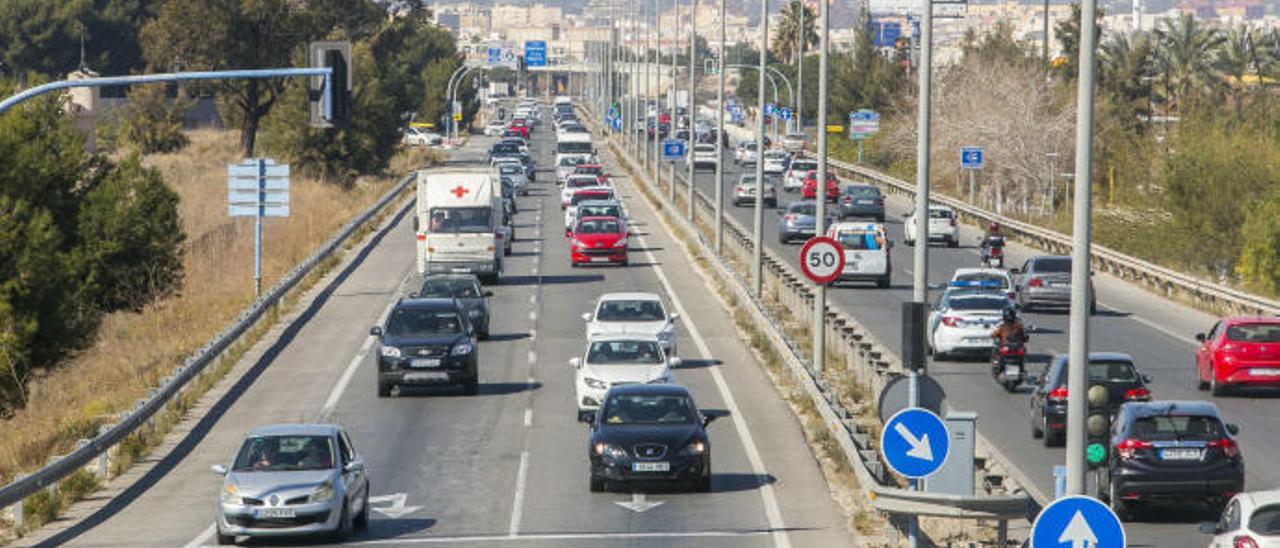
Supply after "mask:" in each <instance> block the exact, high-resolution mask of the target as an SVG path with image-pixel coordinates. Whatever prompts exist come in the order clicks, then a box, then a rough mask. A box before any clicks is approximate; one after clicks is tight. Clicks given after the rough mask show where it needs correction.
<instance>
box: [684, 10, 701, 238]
mask: <svg viewBox="0 0 1280 548" xmlns="http://www.w3.org/2000/svg"><path fill="white" fill-rule="evenodd" d="M697 21H698V0H690V2H689V181H688V182H689V186H688V190H689V195H688V196H686V197H685V201H686V204H685V205H686V206H687V208H688V211H687V212H686V213H685V216H686V217H688V218H689V220H690V221H692V220H693V187H694V184H693V177H694V175H695V171H696V168H697V167H698V164H697V162H694V161H693V147H694V145H695V143H697V142H698V136H697V133H698V132H697V130H696V129H695V128H696V126H697V124H696V122H697V120H698V106H697V104H696V100H695V99H696V97H697V93H698V71H697V69H696V68H695V67H696V66H697V61H698V23H697Z"/></svg>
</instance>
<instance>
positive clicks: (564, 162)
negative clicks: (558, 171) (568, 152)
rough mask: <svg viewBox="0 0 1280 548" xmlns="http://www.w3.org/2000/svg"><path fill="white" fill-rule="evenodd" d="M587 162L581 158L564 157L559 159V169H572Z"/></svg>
mask: <svg viewBox="0 0 1280 548" xmlns="http://www.w3.org/2000/svg"><path fill="white" fill-rule="evenodd" d="M585 161H587V160H586V158H583V157H581V156H565V157H564V158H561V159H560V167H572V166H576V165H578V164H581V163H582V162H585Z"/></svg>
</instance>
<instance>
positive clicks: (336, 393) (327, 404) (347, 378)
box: [316, 278, 408, 422]
mask: <svg viewBox="0 0 1280 548" xmlns="http://www.w3.org/2000/svg"><path fill="white" fill-rule="evenodd" d="M405 279H406V280H407V279H408V278H405ZM400 285H401V287H403V286H404V282H401V284H400ZM399 294H400V288H397V289H396V292H395V295H399ZM396 301H397V299H395V298H394V297H393V298H392V299H391V302H389V303H387V307H386V308H384V309H383V310H382V313H381V314H378V325H382V324H383V322H385V321H386V319H387V315H389V314H391V309H393V308H395V306H396ZM377 340H378V338H377V337H374V336H373V335H369V336H368V337H366V338H365V340H364V344H362V345H360V351H359V352H356V355H355V357H353V358H351V363H348V364H347V370H346V371H343V372H342V377H340V378H339V379H338V383H337V384H335V385H333V390H332V391H330V392H329V399H326V400H325V401H324V407H322V408H320V416H319V418H318V419H317V421H316V422H323V421H324V420H326V419H328V418H329V415H331V414H333V410H334V408H336V407H337V406H338V400H340V399H342V393H343V392H345V391H346V390H347V385H349V384H351V378H352V377H354V376H355V374H356V369H359V368H360V362H362V361H364V358H365V356H368V355H369V350H370V349H372V348H373V343H375V342H377Z"/></svg>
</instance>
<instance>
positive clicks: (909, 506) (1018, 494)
mask: <svg viewBox="0 0 1280 548" xmlns="http://www.w3.org/2000/svg"><path fill="white" fill-rule="evenodd" d="M586 118H587V119H588V120H592V121H594V118H592V117H591V116H587V117H586ZM593 125H595V124H594V123H593ZM596 128H597V130H598V129H599V126H596ZM610 145H611V147H612V149H613V151H614V153H615V156H616V157H618V158H619V159H620V160H621V161H623V162H625V163H627V164H628V165H629V167H630V168H631V169H632V170H633V172H634V173H640V174H642V175H641V180H642V181H643V184H647V185H652V182H650V181H648V177H647V175H644V171H643V170H642V169H641V168H640V166H639V165H638V164H637V161H636V160H635V159H634V158H632V157H631V156H630V155H629V154H627V152H626V150H625V148H626V147H625V144H620V143H618V142H617V141H615V140H612V139H611V140H610ZM682 175H683V174H679V176H681V177H682ZM651 188H655V187H652V186H651ZM681 194H683V193H681ZM695 196H696V198H695V200H696V201H697V203H698V205H699V206H700V209H701V210H702V212H703V213H704V214H709V213H710V212H711V211H712V208H713V204H712V203H711V201H710V200H709V199H708V198H707V197H706V196H705V195H704V194H703V193H702V191H700V190H698V191H695ZM673 217H674V218H675V222H676V223H677V224H679V225H680V226H681V227H682V228H683V229H685V230H686V231H688V232H689V233H691V234H695V235H698V244H699V245H700V246H702V248H703V250H704V251H706V252H707V253H708V255H710V256H712V257H714V256H715V253H714V252H713V251H712V250H711V248H710V244H709V243H708V242H707V241H706V240H705V238H704V237H702V236H701V233H700V232H699V231H698V230H697V229H696V227H694V226H693V225H692V224H691V223H690V222H689V221H688V220H687V219H685V218H684V217H683V216H682V215H680V214H678V213H677V214H674V215H673ZM703 218H704V219H705V218H706V217H703ZM750 234H751V233H750V230H748V229H747V228H746V227H743V226H742V225H741V224H740V223H738V222H737V221H736V220H735V219H733V218H732V217H729V216H726V217H725V236H726V238H725V243H726V253H728V254H733V253H735V252H736V253H738V254H740V255H742V254H745V255H746V256H749V255H750V249H751V236H750ZM735 246H736V247H737V248H738V249H731V248H733V247H735ZM764 254H765V259H764V263H765V264H764V269H763V270H764V272H765V275H766V278H767V285H768V286H769V287H771V288H772V289H773V290H774V291H775V292H776V293H777V294H779V295H780V297H781V298H782V299H783V303H782V304H783V306H784V307H785V308H787V309H788V310H792V311H797V313H800V314H805V313H808V311H811V310H813V300H812V299H813V294H812V292H811V291H809V288H808V287H807V282H805V281H803V280H804V278H803V277H802V276H801V275H800V273H799V272H797V271H796V270H795V269H794V268H792V267H791V266H790V265H789V264H788V263H787V262H785V261H783V260H781V259H780V258H778V257H777V256H776V255H775V254H774V253H773V252H772V251H770V250H768V249H767V248H766V249H765V250H764ZM709 264H710V265H711V266H712V267H713V268H715V269H716V271H717V274H719V276H720V277H721V279H723V280H726V281H728V282H730V283H727V284H726V286H727V287H728V288H729V289H730V291H732V292H734V293H735V296H736V298H737V299H738V300H739V301H740V302H743V303H749V306H746V307H745V308H746V310H747V312H748V313H749V314H751V316H752V319H753V320H754V323H755V324H756V325H758V326H760V327H761V329H762V330H763V331H764V332H765V334H766V336H767V337H768V338H769V339H770V341H771V342H772V343H773V345H774V346H775V347H776V348H779V349H785V351H782V352H780V353H781V354H782V356H783V358H784V361H785V362H786V364H787V367H788V369H789V370H790V371H791V372H792V373H793V376H794V377H795V378H796V380H797V381H798V382H799V384H800V386H801V387H802V388H803V389H804V390H805V392H806V393H807V394H808V395H809V397H810V399H811V400H812V401H813V402H814V403H815V406H814V407H815V408H816V409H817V410H818V412H819V414H820V415H821V416H822V418H823V421H824V423H826V424H827V425H828V426H829V427H830V429H831V431H832V432H833V433H835V434H843V435H834V436H833V438H834V439H835V440H836V441H837V443H838V444H839V445H840V447H841V449H842V452H843V453H844V454H845V458H846V459H847V460H848V462H849V463H850V465H851V468H852V469H853V470H854V474H855V476H856V477H857V479H858V482H859V485H860V486H861V488H862V490H863V492H864V494H865V495H866V496H867V498H868V500H869V501H870V502H871V504H872V506H873V507H875V508H876V509H878V510H881V511H885V512H891V513H912V514H916V515H927V516H939V517H948V518H959V519H991V520H998V521H1000V522H1002V523H1003V522H1005V521H1006V520H1009V519H1021V518H1026V517H1028V516H1031V515H1034V514H1035V507H1036V501H1035V500H1034V499H1033V498H1032V497H1031V496H1030V495H1029V494H1028V493H1027V492H1026V491H1025V490H1024V489H1021V488H1019V487H1017V486H1007V485H1006V484H1005V483H1004V481H1003V476H1001V475H998V474H993V475H992V476H990V477H988V478H984V481H982V482H981V483H982V484H983V485H986V486H991V487H992V488H993V490H995V491H1000V490H1005V491H1013V492H1012V493H1008V494H1006V493H993V494H987V495H975V496H961V495H948V494H939V493H926V492H920V491H907V490H905V489H900V488H897V487H895V486H893V485H892V484H890V483H889V477H888V475H887V473H886V472H885V467H884V466H883V465H882V464H881V463H880V462H879V460H878V454H877V451H875V450H874V448H873V447H872V446H871V444H870V440H869V438H870V436H869V435H868V433H866V432H863V431H862V429H861V428H860V426H859V425H858V424H857V423H856V422H855V421H854V420H853V415H852V413H851V412H850V411H849V410H847V409H844V408H843V406H842V405H841V403H840V401H839V398H838V395H837V394H836V392H835V390H834V389H833V388H832V387H831V386H830V384H829V383H828V382H827V381H826V380H824V379H821V378H820V377H817V376H815V375H814V373H813V371H812V370H811V369H809V367H808V366H807V364H806V363H805V362H804V361H803V360H802V359H801V358H800V354H799V351H798V345H797V344H796V343H795V341H793V340H791V339H790V338H789V337H788V336H787V335H786V334H785V331H784V330H783V328H782V326H781V324H780V323H779V322H778V320H777V319H776V318H774V317H773V316H771V315H770V314H769V313H768V312H766V310H765V307H764V305H763V303H761V302H760V301H759V300H757V299H756V298H755V297H753V296H752V295H751V294H750V292H749V291H748V290H747V289H746V288H747V280H745V279H743V278H742V277H741V275H740V274H739V273H738V272H736V271H735V270H733V269H732V268H730V267H729V266H727V265H726V264H725V261H724V260H713V261H709ZM827 309H828V312H827V314H828V320H829V321H828V322H827V326H828V330H829V331H830V333H829V336H828V337H827V340H828V341H829V343H830V344H843V345H844V350H845V357H846V358H845V362H846V365H848V364H849V363H850V362H855V363H856V364H857V365H858V367H856V368H851V370H852V371H853V372H854V373H855V376H858V379H857V380H858V382H861V383H863V384H864V385H869V387H870V388H871V389H872V390H879V389H881V388H883V386H884V384H885V383H886V382H887V381H888V380H889V379H890V378H891V377H892V375H894V374H899V373H901V372H902V371H903V369H902V365H901V361H900V359H899V358H898V357H897V356H896V355H895V354H894V353H893V352H892V351H891V350H889V349H888V348H887V347H885V346H883V345H882V344H880V343H879V342H878V341H877V340H876V338H875V337H874V335H872V334H871V333H870V331H868V330H867V329H865V328H864V327H862V326H861V324H860V323H859V322H858V321H857V320H856V319H855V318H854V317H853V316H852V315H851V314H848V313H847V312H845V311H843V310H840V309H839V308H838V307H836V306H834V305H831V304H828V306H827ZM978 437H979V440H978V442H979V443H978V446H979V449H980V450H985V451H986V452H987V453H988V455H989V456H987V457H985V458H983V461H984V462H985V461H993V462H994V463H995V464H997V465H1000V466H1002V467H1003V468H1005V469H1012V466H1011V465H1009V463H1007V461H1004V459H1003V457H1002V456H1000V455H999V454H998V453H995V452H994V451H992V450H991V445H990V444H989V443H987V442H986V441H985V439H983V438H982V436H981V434H979V435H978ZM1007 487H1013V488H1012V489H1007ZM1001 530H1002V531H1003V530H1004V528H1003V527H1001Z"/></svg>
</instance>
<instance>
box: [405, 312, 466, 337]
mask: <svg viewBox="0 0 1280 548" xmlns="http://www.w3.org/2000/svg"><path fill="white" fill-rule="evenodd" d="M457 333H462V321H461V320H460V319H459V318H458V313H457V312H455V311H453V310H424V309H420V308H412V307H406V308H397V309H395V310H394V311H392V312H391V317H390V318H387V335H394V336H400V337H420V336H429V335H453V334H457Z"/></svg>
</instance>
